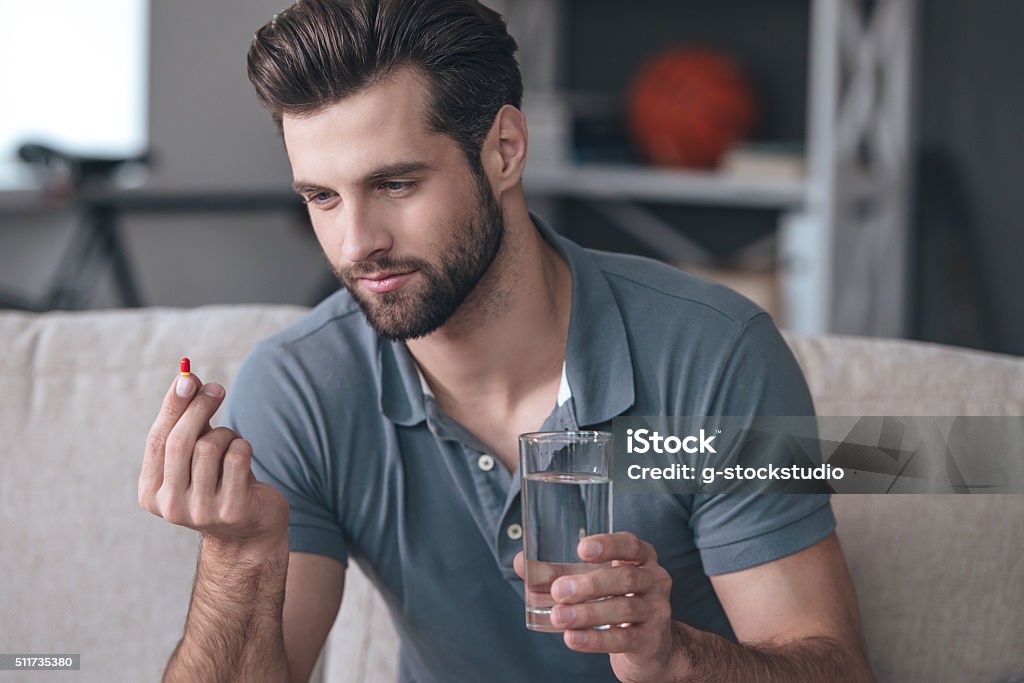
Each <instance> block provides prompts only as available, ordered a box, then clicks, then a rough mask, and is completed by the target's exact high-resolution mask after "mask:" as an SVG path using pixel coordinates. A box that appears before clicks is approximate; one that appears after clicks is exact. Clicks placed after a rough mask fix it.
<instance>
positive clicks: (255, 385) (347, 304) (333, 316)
mask: <svg viewBox="0 0 1024 683" xmlns="http://www.w3.org/2000/svg"><path fill="white" fill-rule="evenodd" d="M378 343H379V339H378V337H377V334H376V333H375V332H374V331H373V329H372V328H371V327H370V326H369V324H368V323H367V322H366V318H365V317H364V316H363V315H362V312H361V311H360V309H359V306H358V305H357V304H356V303H355V301H354V300H353V299H352V296H351V295H350V294H349V293H348V292H347V291H346V290H339V291H338V292H336V293H334V294H332V295H331V296H329V297H328V298H327V299H325V300H324V301H322V302H321V303H320V304H319V305H317V306H316V307H315V308H314V309H312V310H311V311H310V312H309V313H308V314H307V315H305V316H304V317H302V318H300V319H299V320H297V321H296V322H294V323H292V324H291V325H289V326H288V327H286V328H284V329H282V330H280V331H279V332H277V333H275V334H273V335H271V336H269V337H267V338H265V339H263V340H261V341H259V342H258V343H257V344H256V345H255V346H253V348H252V349H251V350H250V352H249V353H248V355H247V356H246V358H245V360H244V361H243V362H242V366H241V368H240V369H239V371H238V374H237V376H236V378H235V382H234V383H235V384H237V385H240V386H244V387H245V388H246V389H250V390H254V391H255V392H258V393H261V394H262V395H263V396H265V397H266V396H274V395H278V396H281V395H282V394H285V395H287V394H292V398H294V397H296V396H299V395H302V396H307V397H308V396H311V395H312V396H316V397H318V398H325V397H327V396H329V395H331V394H332V393H337V390H338V387H339V386H345V385H348V386H353V385H354V384H356V383H360V384H362V383H363V382H365V381H366V380H369V379H370V377H371V376H372V374H373V371H374V370H373V368H374V367H375V366H376V358H377V354H378ZM362 385H363V386H366V385H365V384H362ZM370 386H372V383H371V385H370Z"/></svg>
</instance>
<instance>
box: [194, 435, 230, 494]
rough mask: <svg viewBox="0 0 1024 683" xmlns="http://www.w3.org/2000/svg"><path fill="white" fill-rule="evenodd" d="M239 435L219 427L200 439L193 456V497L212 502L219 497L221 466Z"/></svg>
mask: <svg viewBox="0 0 1024 683" xmlns="http://www.w3.org/2000/svg"><path fill="white" fill-rule="evenodd" d="M237 438H238V433H237V432H235V431H234V430H233V429H228V428H227V427H217V428H216V429H212V430H210V431H209V432H207V433H206V434H204V435H203V436H201V437H199V440H198V441H197V442H196V447H195V450H194V452H193V456H192V495H193V496H194V497H199V498H202V499H209V500H212V499H213V497H214V496H216V495H217V485H218V483H219V482H220V479H221V464H222V462H223V458H224V454H225V453H226V452H227V450H228V445H229V444H230V443H231V442H232V441H233V440H234V439H237Z"/></svg>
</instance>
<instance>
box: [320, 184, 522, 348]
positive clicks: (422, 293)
mask: <svg viewBox="0 0 1024 683" xmlns="http://www.w3.org/2000/svg"><path fill="white" fill-rule="evenodd" d="M474 176H475V177H476V195H477V207H476V211H475V212H474V213H473V215H471V216H469V217H468V218H466V219H464V220H462V222H461V223H460V225H458V226H457V227H456V229H455V230H452V231H451V233H450V235H449V237H448V240H447V243H446V244H445V245H444V247H443V249H442V252H441V254H440V255H439V257H438V259H437V262H436V263H432V262H430V261H426V260H423V259H415V258H389V257H387V256H384V257H381V258H379V259H375V260H373V261H365V262H360V263H357V264H353V265H350V266H348V267H347V268H344V269H338V268H335V267H334V266H333V264H332V265H331V269H332V270H333V271H334V274H335V276H337V278H338V279H339V280H340V281H341V283H342V284H343V285H344V286H345V288H346V289H348V291H349V293H351V294H352V297H353V298H354V299H355V300H356V303H357V304H359V307H360V308H361V309H362V311H363V315H365V316H366V320H367V321H368V322H369V323H370V326H371V327H372V328H373V329H374V330H375V331H376V332H377V334H379V335H380V336H382V337H385V338H387V339H391V340H394V341H406V340H409V339H416V338H418V337H424V336H426V335H428V334H430V333H431V332H434V331H435V330H436V329H437V328H439V327H441V326H442V325H444V324H445V323H446V322H448V320H449V319H450V318H451V317H452V316H453V315H454V314H455V311H457V310H458V308H459V306H461V305H462V303H463V302H464V301H465V300H466V298H467V297H468V296H469V295H470V293H472V291H473V289H474V288H475V287H476V286H477V284H478V283H479V282H480V280H481V278H483V276H484V274H485V273H487V271H488V269H489V268H490V267H491V264H492V263H493V262H494V259H495V257H496V256H497V255H498V250H499V249H500V247H501V242H502V239H503V237H504V234H505V219H504V216H503V215H502V210H501V206H500V205H499V204H498V201H497V199H496V198H495V197H494V194H493V193H492V192H491V188H490V187H489V186H488V185H487V183H486V179H485V178H484V177H483V176H482V174H479V175H478V174H476V173H474ZM413 270H415V271H418V272H419V274H420V275H421V276H422V283H420V286H419V287H410V285H413V284H416V283H413V282H409V283H408V284H406V286H404V287H400V288H399V289H398V290H396V291H391V292H382V293H380V294H371V295H369V296H364V295H363V294H362V293H361V292H360V290H359V287H358V282H357V281H358V279H359V277H360V276H366V275H370V274H373V273H380V272H390V273H399V272H401V273H405V272H410V271H413Z"/></svg>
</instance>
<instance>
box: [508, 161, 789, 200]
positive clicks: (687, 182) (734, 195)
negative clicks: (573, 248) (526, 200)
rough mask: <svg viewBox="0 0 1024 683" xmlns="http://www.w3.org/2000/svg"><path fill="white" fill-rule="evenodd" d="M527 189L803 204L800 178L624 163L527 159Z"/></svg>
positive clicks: (629, 197) (616, 197)
mask: <svg viewBox="0 0 1024 683" xmlns="http://www.w3.org/2000/svg"><path fill="white" fill-rule="evenodd" d="M523 186H524V189H525V190H526V192H527V194H531V195H534V196H544V195H551V196H562V197H583V198H596V199H604V200H637V201H648V202H674V203H693V204H710V205H715V206H737V207H746V208H766V209H793V208H799V207H801V206H803V204H804V202H805V199H806V194H807V185H806V183H805V182H803V181H791V180H778V181H772V180H755V179H749V178H738V177H734V176H727V175H722V174H720V173H713V172H700V171H683V170H671V169H660V168H647V167H643V166H633V165H628V164H559V163H540V164H536V165H530V164H527V167H526V172H525V173H524V175H523Z"/></svg>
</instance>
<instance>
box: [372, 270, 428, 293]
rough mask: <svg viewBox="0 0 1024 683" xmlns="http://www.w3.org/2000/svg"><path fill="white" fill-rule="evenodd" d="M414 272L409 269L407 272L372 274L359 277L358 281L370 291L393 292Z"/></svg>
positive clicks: (414, 272)
mask: <svg viewBox="0 0 1024 683" xmlns="http://www.w3.org/2000/svg"><path fill="white" fill-rule="evenodd" d="M415 274H416V271H415V270H411V271H409V272H408V273H390V274H387V275H374V276H367V277H361V278H359V282H360V283H362V285H363V286H364V287H366V288H367V289H368V290H370V291H371V292H375V293H378V294H380V293H383V292H393V291H394V290H396V289H398V288H399V287H401V286H402V285H404V284H405V283H406V282H408V281H409V280H410V279H411V278H412V276H413V275H415Z"/></svg>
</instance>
